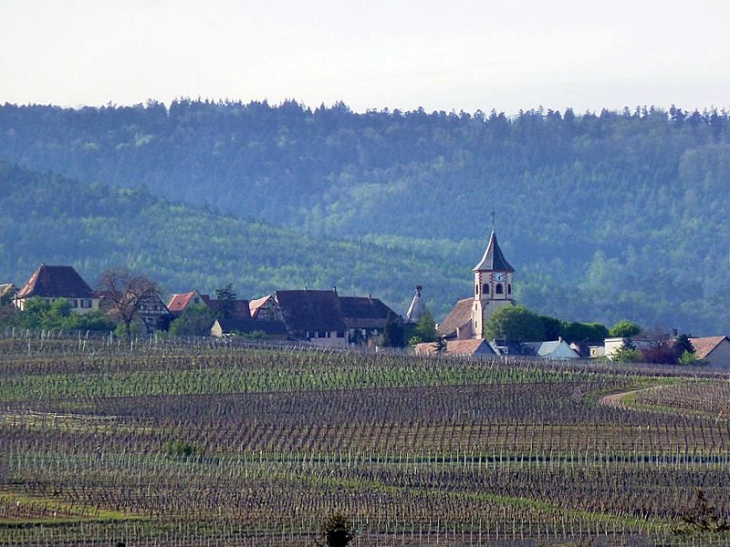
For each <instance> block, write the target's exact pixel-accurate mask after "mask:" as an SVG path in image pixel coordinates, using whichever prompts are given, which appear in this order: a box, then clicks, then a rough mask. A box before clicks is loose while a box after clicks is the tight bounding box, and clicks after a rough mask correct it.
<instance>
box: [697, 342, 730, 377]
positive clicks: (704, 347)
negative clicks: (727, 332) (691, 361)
mask: <svg viewBox="0 0 730 547" xmlns="http://www.w3.org/2000/svg"><path fill="white" fill-rule="evenodd" d="M689 341H690V342H692V346H693V347H694V348H695V357H697V359H701V360H702V361H706V362H707V363H709V364H710V365H711V366H713V367H717V368H724V369H730V339H728V337H727V336H710V337H706V338H690V339H689Z"/></svg>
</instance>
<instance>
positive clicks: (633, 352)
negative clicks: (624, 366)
mask: <svg viewBox="0 0 730 547" xmlns="http://www.w3.org/2000/svg"><path fill="white" fill-rule="evenodd" d="M643 360H644V355H643V354H642V353H641V352H640V351H639V350H638V349H636V348H634V347H631V346H624V347H622V348H619V349H617V350H616V351H615V352H613V355H612V356H611V361H613V362H615V363H640V362H641V361H643Z"/></svg>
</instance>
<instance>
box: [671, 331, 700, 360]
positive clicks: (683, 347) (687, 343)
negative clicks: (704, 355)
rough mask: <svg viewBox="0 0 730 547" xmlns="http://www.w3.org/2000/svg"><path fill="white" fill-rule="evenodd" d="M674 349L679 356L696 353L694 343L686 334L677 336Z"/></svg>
mask: <svg viewBox="0 0 730 547" xmlns="http://www.w3.org/2000/svg"><path fill="white" fill-rule="evenodd" d="M674 347H675V349H676V351H677V353H678V354H679V355H683V354H685V353H694V352H695V347H694V346H693V345H692V341H691V340H690V339H689V336H687V335H686V334H684V333H682V334H680V335H679V336H677V339H676V340H675V341H674Z"/></svg>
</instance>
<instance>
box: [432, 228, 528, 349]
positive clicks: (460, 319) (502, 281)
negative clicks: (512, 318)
mask: <svg viewBox="0 0 730 547" xmlns="http://www.w3.org/2000/svg"><path fill="white" fill-rule="evenodd" d="M473 272H474V296H473V297H470V298H464V299H463V300H459V301H458V302H457V303H456V306H454V309H452V310H451V312H450V313H449V314H448V315H447V316H446V319H444V321H443V322H442V323H441V324H440V325H439V326H438V330H439V334H441V336H443V337H444V338H446V339H447V340H469V339H477V340H481V339H483V338H484V325H485V324H486V322H487V321H488V320H489V318H490V317H491V316H492V314H493V313H494V312H495V311H497V310H498V309H499V308H502V307H504V306H514V305H515V301H514V298H513V297H512V290H513V282H514V273H515V270H514V268H513V267H512V266H510V264H509V262H507V259H506V258H505V257H504V255H503V254H502V250H501V249H500V248H499V243H497V235H496V234H495V233H494V231H492V233H491V234H490V236H489V243H487V248H486V250H485V251H484V256H482V259H481V260H480V261H479V264H477V265H476V266H475V267H474V269H473Z"/></svg>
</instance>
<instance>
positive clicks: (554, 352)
mask: <svg viewBox="0 0 730 547" xmlns="http://www.w3.org/2000/svg"><path fill="white" fill-rule="evenodd" d="M525 345H526V346H528V347H530V348H532V349H533V351H534V352H535V355H537V356H538V357H541V358H542V359H548V360H550V361H567V360H570V359H579V358H580V355H579V354H578V352H576V351H575V350H574V349H573V348H571V347H570V345H569V344H568V343H567V342H566V341H565V340H563V339H562V338H561V339H559V340H553V341H550V342H530V343H526V344H525Z"/></svg>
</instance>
